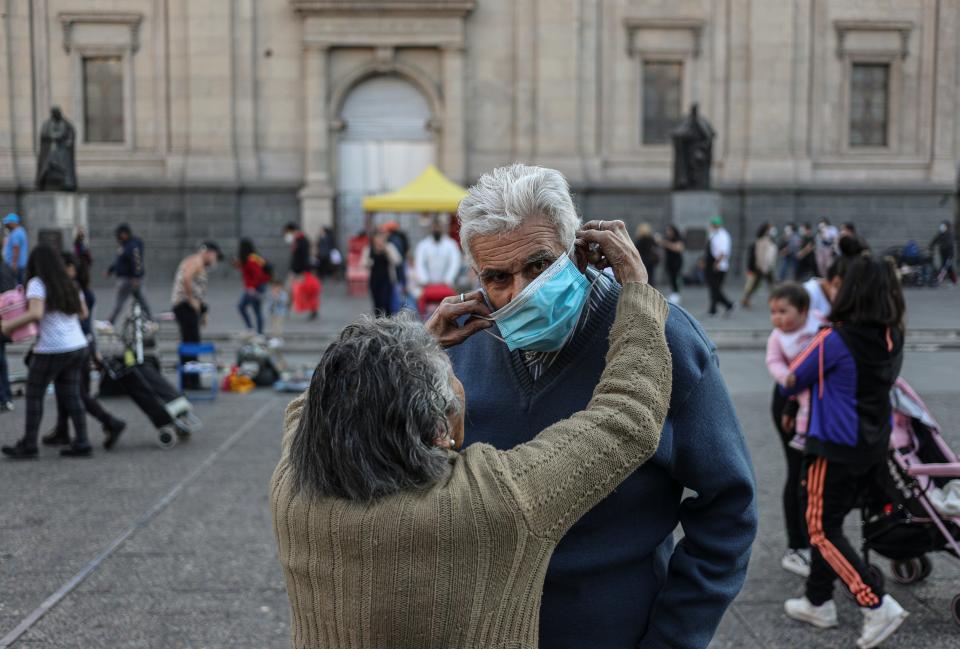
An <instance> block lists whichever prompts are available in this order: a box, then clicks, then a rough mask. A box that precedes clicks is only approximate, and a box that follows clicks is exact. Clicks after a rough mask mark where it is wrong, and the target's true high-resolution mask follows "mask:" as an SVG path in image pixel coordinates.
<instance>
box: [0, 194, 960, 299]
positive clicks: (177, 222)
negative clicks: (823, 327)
mask: <svg viewBox="0 0 960 649" xmlns="http://www.w3.org/2000/svg"><path fill="white" fill-rule="evenodd" d="M718 191H720V193H721V195H722V199H723V202H722V212H723V217H724V220H725V221H726V226H727V229H728V230H729V231H730V234H731V236H732V237H733V240H734V243H735V250H734V272H735V273H737V274H739V273H740V272H741V271H742V267H743V264H744V261H745V251H746V247H747V246H748V245H749V244H750V242H751V240H752V238H753V233H754V232H755V231H756V229H757V227H758V226H759V225H760V224H761V223H762V222H763V221H771V222H772V223H774V224H775V225H777V226H778V227H779V226H782V225H783V224H784V223H786V222H788V221H793V222H797V223H800V222H803V221H810V222H811V223H815V222H816V220H817V219H818V218H820V217H821V216H825V217H827V218H828V219H830V220H831V221H832V222H833V223H835V224H839V223H841V222H843V221H853V222H854V223H856V224H857V227H858V229H859V230H860V232H861V233H862V234H863V236H865V237H866V238H867V240H868V241H869V242H870V244H871V245H872V246H873V248H874V250H878V251H882V250H883V249H885V248H887V247H889V246H893V245H903V244H904V243H906V241H907V240H908V239H915V240H916V241H917V242H918V243H920V245H921V246H925V245H926V244H927V243H928V242H929V241H930V239H931V238H932V237H933V235H934V234H935V232H936V228H937V225H938V223H939V222H940V221H941V220H943V219H951V220H952V219H953V218H954V210H955V202H956V197H955V196H954V195H952V194H951V193H950V191H949V190H946V189H929V190H923V191H920V190H917V189H896V188H890V189H870V190H867V189H860V190H857V189H838V188H819V189H817V188H803V189H764V188H753V189H747V190H736V189H730V188H719V190H718ZM87 193H88V194H89V195H90V204H89V218H90V242H91V248H92V251H93V255H94V259H95V268H94V272H95V274H96V276H97V277H100V276H102V274H103V272H104V271H105V270H106V268H107V266H108V265H109V264H110V262H111V260H112V259H113V256H114V254H115V251H116V243H115V241H114V239H113V230H114V228H115V227H116V226H117V225H118V224H120V223H123V222H126V223H129V224H130V226H131V228H133V230H134V232H136V233H137V234H138V235H139V236H140V237H142V238H143V240H144V242H145V244H146V263H147V272H148V281H149V282H150V283H154V282H166V281H169V280H170V279H171V278H172V276H173V272H174V270H175V268H176V265H177V264H178V263H179V261H180V259H182V258H183V256H184V255H186V254H188V253H189V252H190V251H191V250H193V249H194V247H195V246H196V245H198V244H199V243H200V242H201V241H203V240H204V239H213V240H215V241H217V242H218V243H219V244H220V246H221V247H222V248H223V250H224V253H225V255H226V260H225V261H226V262H228V263H225V264H223V265H222V266H221V267H220V269H218V271H217V273H218V274H220V275H224V276H229V275H231V274H232V273H234V272H235V271H233V270H232V268H231V267H230V265H229V261H230V260H231V259H232V258H233V256H234V255H235V254H236V247H237V242H238V240H239V238H240V237H244V236H246V237H250V238H251V239H253V241H254V243H255V244H256V246H257V248H258V250H259V251H260V252H261V254H263V256H264V257H266V258H267V259H268V260H270V261H271V262H272V263H273V265H274V268H275V269H276V270H277V272H278V274H282V273H285V272H286V268H287V262H288V257H289V253H288V248H287V246H286V244H284V243H283V232H282V230H283V226H284V224H285V223H287V222H289V221H295V222H296V221H298V219H299V202H298V199H297V190H296V188H294V187H269V188H257V189H247V188H244V189H241V190H237V189H227V190H213V189H208V190H198V189H169V190H144V189H130V188H118V189H110V190H92V191H89V192H87ZM574 197H575V200H576V202H577V205H578V208H579V209H580V212H581V214H582V215H583V217H584V219H591V218H601V219H623V220H624V221H625V222H626V223H627V226H628V227H629V228H630V230H631V232H632V231H633V229H634V228H636V226H637V225H638V224H639V223H641V222H643V221H646V222H648V223H650V224H651V225H652V226H653V227H654V229H655V230H657V231H661V232H662V231H663V228H664V227H665V226H666V225H667V223H668V222H669V219H670V192H669V191H668V190H666V189H664V188H630V187H626V186H617V187H612V186H593V187H579V188H574ZM19 207H20V206H19V205H18V196H17V194H16V193H14V192H0V215H3V214H6V213H7V212H12V211H18V209H19ZM307 234H308V235H310V237H311V238H314V237H315V236H316V233H314V232H308V233H307Z"/></svg>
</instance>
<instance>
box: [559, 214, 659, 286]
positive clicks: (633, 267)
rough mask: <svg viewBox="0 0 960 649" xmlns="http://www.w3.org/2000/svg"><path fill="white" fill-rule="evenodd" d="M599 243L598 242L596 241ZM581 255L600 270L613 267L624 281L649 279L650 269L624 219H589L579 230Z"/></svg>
mask: <svg viewBox="0 0 960 649" xmlns="http://www.w3.org/2000/svg"><path fill="white" fill-rule="evenodd" d="M593 244H596V245H593ZM576 247H577V250H578V255H577V256H578V258H581V259H582V258H585V259H586V261H587V262H589V263H591V264H593V265H594V267H596V268H597V270H603V269H604V268H607V267H609V268H612V269H613V276H614V277H615V278H616V279H617V281H618V282H620V283H621V284H626V283H627V282H638V283H640V284H646V283H647V269H646V268H645V267H644V265H643V260H641V259H640V252H639V251H638V250H637V247H636V246H635V245H634V244H633V240H632V239H631V238H630V234H629V233H628V232H627V226H626V225H625V224H624V223H623V221H589V222H587V223H584V224H583V227H582V228H581V229H580V230H578V231H577V240H576Z"/></svg>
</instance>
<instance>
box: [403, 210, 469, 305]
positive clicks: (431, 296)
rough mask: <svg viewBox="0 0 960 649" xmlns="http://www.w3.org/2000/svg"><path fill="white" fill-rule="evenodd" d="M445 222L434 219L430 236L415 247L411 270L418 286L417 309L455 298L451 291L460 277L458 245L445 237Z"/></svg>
mask: <svg viewBox="0 0 960 649" xmlns="http://www.w3.org/2000/svg"><path fill="white" fill-rule="evenodd" d="M446 226H447V223H446V220H445V219H443V218H442V217H440V216H435V217H434V218H433V221H432V222H431V223H430V236H429V237H426V238H424V239H423V240H422V241H420V243H418V244H417V249H416V251H415V253H414V257H413V259H414V268H415V270H416V273H417V284H418V285H419V286H420V299H419V302H418V305H417V306H418V307H419V309H420V313H424V312H425V311H426V307H427V304H428V303H431V304H432V303H437V302H440V301H441V300H443V299H444V298H446V297H450V296H452V295H455V293H456V292H455V291H454V289H453V285H454V283H455V282H456V281H457V275H459V274H460V266H461V263H462V258H461V255H460V246H458V245H457V242H456V241H454V240H453V239H451V238H450V236H449V235H448V234H447V227H446Z"/></svg>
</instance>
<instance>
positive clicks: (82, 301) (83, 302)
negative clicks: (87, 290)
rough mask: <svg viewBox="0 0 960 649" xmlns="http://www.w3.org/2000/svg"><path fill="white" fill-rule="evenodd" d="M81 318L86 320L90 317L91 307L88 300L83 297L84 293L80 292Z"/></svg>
mask: <svg viewBox="0 0 960 649" xmlns="http://www.w3.org/2000/svg"><path fill="white" fill-rule="evenodd" d="M79 315H80V319H81V320H86V319H87V318H89V317H90V309H89V308H87V300H86V298H85V297H83V293H80V314H79Z"/></svg>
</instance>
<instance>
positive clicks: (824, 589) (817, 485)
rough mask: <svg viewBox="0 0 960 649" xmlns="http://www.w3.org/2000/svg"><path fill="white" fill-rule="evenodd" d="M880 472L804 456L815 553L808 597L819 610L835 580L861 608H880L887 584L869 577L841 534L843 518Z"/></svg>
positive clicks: (830, 595)
mask: <svg viewBox="0 0 960 649" xmlns="http://www.w3.org/2000/svg"><path fill="white" fill-rule="evenodd" d="M876 468H877V467H876V466H873V467H867V468H866V469H865V468H863V467H859V466H853V465H848V464H838V463H836V462H830V461H828V460H827V459H826V458H822V457H816V456H807V458H806V473H807V475H806V496H807V497H806V516H807V529H808V530H809V531H810V545H812V546H813V550H814V551H813V561H812V562H811V564H810V577H808V578H807V593H806V594H807V599H809V600H810V602H811V603H813V604H814V605H815V606H820V605H821V604H823V603H824V602H826V601H827V600H829V599H832V597H833V582H834V581H835V580H836V578H837V577H840V579H841V581H843V584H844V585H845V586H846V587H847V589H849V591H850V592H851V593H853V596H854V598H855V599H856V600H857V604H859V605H860V606H861V607H866V608H876V607H877V606H879V605H880V601H881V600H882V599H883V585H882V584H880V583H878V582H877V581H876V580H874V579H873V578H871V576H870V573H869V572H868V571H867V567H866V565H865V564H864V563H863V559H862V558H861V557H860V554H859V553H858V552H857V551H856V550H855V549H854V548H853V547H852V546H851V545H850V541H848V540H847V537H846V536H844V534H843V519H844V518H846V517H847V514H848V513H850V511H851V510H852V509H854V508H855V507H856V506H857V496H858V494H859V493H861V492H862V491H863V488H864V487H865V486H866V485H867V484H869V482H870V480H871V479H872V478H873V475H874V473H875V471H876Z"/></svg>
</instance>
